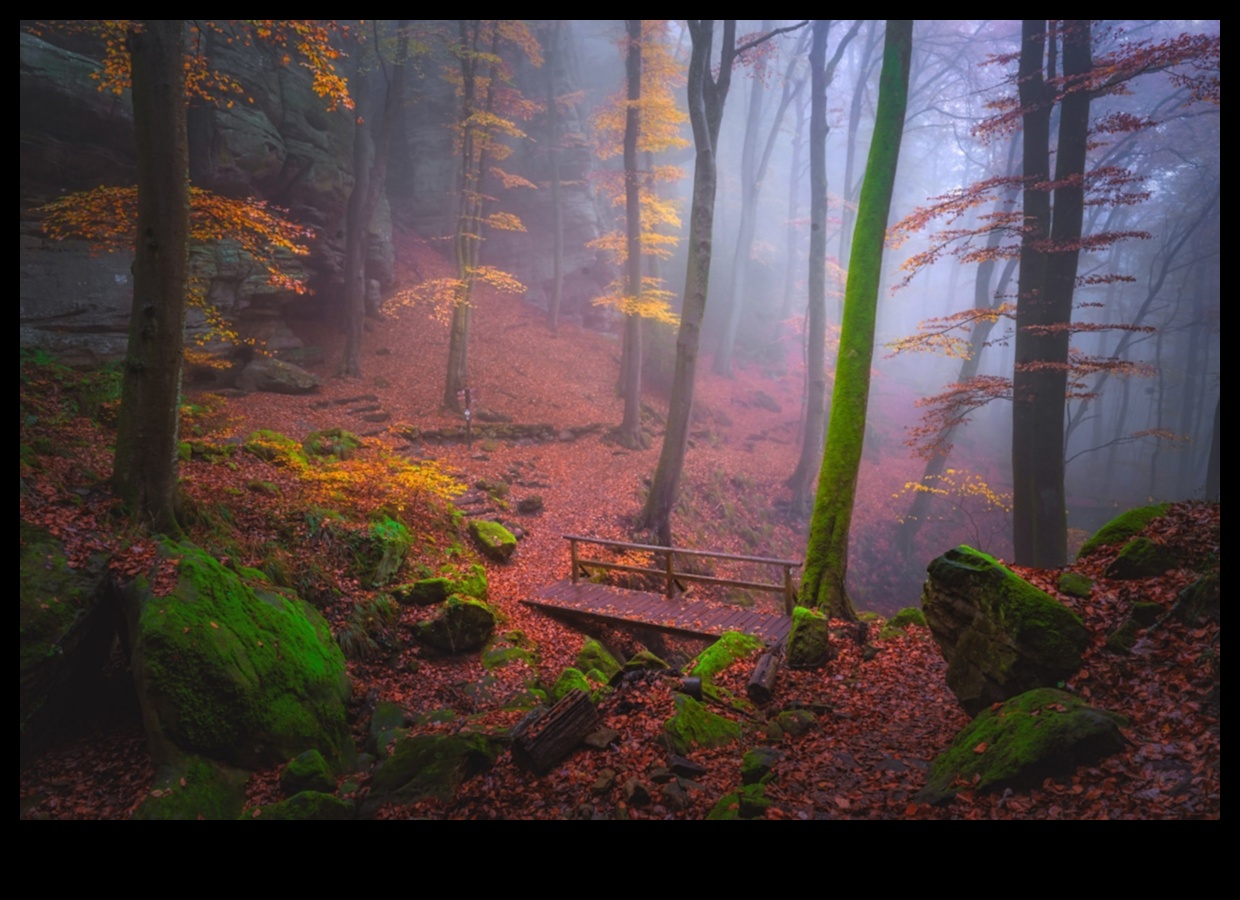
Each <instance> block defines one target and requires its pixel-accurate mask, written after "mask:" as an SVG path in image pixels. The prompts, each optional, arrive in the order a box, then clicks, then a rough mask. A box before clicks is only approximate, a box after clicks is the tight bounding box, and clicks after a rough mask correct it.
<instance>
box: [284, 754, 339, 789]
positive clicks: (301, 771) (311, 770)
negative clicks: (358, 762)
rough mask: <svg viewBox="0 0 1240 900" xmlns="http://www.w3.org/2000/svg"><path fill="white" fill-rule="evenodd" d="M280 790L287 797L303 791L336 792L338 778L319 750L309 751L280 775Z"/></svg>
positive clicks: (295, 758)
mask: <svg viewBox="0 0 1240 900" xmlns="http://www.w3.org/2000/svg"><path fill="white" fill-rule="evenodd" d="M280 790H281V791H283V792H284V795H285V796H286V797H291V796H292V795H294V794H300V793H301V792H302V791H319V792H321V793H325V794H331V793H334V792H335V790H336V776H335V775H334V774H332V769H331V766H329V765H328V764H327V760H326V759H324V758H323V754H322V753H320V752H319V751H318V750H307V751H306V752H305V753H302V754H300V755H298V756H295V757H293V759H291V760H290V761H289V764H288V765H287V766H285V767H284V771H283V772H281V773H280Z"/></svg>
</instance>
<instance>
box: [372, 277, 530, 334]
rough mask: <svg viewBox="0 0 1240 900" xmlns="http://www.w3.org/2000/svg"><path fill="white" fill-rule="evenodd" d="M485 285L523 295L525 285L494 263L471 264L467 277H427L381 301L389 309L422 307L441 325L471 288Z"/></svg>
mask: <svg viewBox="0 0 1240 900" xmlns="http://www.w3.org/2000/svg"><path fill="white" fill-rule="evenodd" d="M475 284H485V285H488V286H489V287H492V288H494V289H495V290H497V291H502V292H503V293H506V294H523V293H525V285H524V284H522V283H521V282H520V281H518V280H517V279H516V278H515V277H514V276H513V275H512V274H511V273H509V272H505V271H504V270H503V269H497V268H495V267H494V266H475V267H473V268H471V269H470V270H469V272H468V275H467V278H464V279H462V278H431V279H428V280H427V281H423V282H422V283H421V284H418V285H415V286H413V287H411V288H406V289H405V290H403V291H398V292H397V293H396V294H394V295H393V296H392V297H390V298H388V300H387V301H386V302H385V303H384V308H385V309H387V310H390V311H394V310H397V309H403V308H406V307H419V306H422V307H426V308H427V309H428V311H429V313H430V317H431V318H432V319H433V320H435V321H436V322H440V323H442V324H444V325H446V324H448V323H449V322H450V321H452V312H453V310H455V309H456V308H457V307H458V306H467V305H468V300H467V299H466V298H467V297H469V295H470V292H471V288H472V286H473V285H475Z"/></svg>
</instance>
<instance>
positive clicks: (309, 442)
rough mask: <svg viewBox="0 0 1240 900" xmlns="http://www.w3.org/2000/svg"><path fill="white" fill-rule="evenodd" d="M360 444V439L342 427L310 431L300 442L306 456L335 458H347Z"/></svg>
mask: <svg viewBox="0 0 1240 900" xmlns="http://www.w3.org/2000/svg"><path fill="white" fill-rule="evenodd" d="M361 446H362V439H361V438H359V437H358V436H357V435H356V434H354V433H353V432H351V431H345V430H344V429H343V428H328V429H325V430H323V431H312V432H310V434H308V435H306V439H305V440H304V441H302V442H301V447H302V449H303V450H304V451H305V452H306V455H307V456H326V457H334V458H336V459H348V458H349V457H350V456H352V455H353V452H354V451H355V450H357V449H358V448H359V447H361Z"/></svg>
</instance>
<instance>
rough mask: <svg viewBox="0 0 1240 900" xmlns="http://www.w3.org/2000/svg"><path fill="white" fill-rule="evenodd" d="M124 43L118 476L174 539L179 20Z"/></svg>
mask: <svg viewBox="0 0 1240 900" xmlns="http://www.w3.org/2000/svg"><path fill="white" fill-rule="evenodd" d="M138 24H139V27H138V28H136V29H134V30H131V31H130V33H129V37H128V42H129V58H130V65H131V67H132V77H133V117H134V144H135V149H136V156H137V173H138V222H137V234H138V239H137V245H136V246H135V248H134V262H133V306H132V308H131V311H130V318H129V344H128V347H127V348H126V352H125V368H124V374H123V376H122V382H121V406H120V412H119V415H118V420H117V433H116V457H115V464H114V466H113V472H112V479H113V485H114V487H115V489H116V493H117V495H118V496H119V497H120V499H121V502H122V503H123V504H124V505H125V507H126V508H127V509H128V511H129V512H130V514H131V515H133V516H134V517H135V518H136V519H137V520H138V521H140V522H142V523H144V524H146V525H148V526H149V527H150V528H152V529H153V530H156V531H163V532H169V533H172V532H177V531H179V527H178V525H177V520H176V487H177V437H178V435H177V428H178V414H179V408H180V396H181V362H182V358H183V346H182V345H183V342H184V332H185V294H186V289H187V280H188V276H189V253H188V245H189V143H188V140H187V138H186V127H185V40H184V33H183V32H184V23H183V22H182V21H181V20H179V19H157V20H148V21H144V22H140V23H138Z"/></svg>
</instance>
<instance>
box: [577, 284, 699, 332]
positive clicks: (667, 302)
mask: <svg viewBox="0 0 1240 900" xmlns="http://www.w3.org/2000/svg"><path fill="white" fill-rule="evenodd" d="M662 284H663V282H662V280H661V279H658V278H652V277H650V276H645V277H643V278H642V292H641V294H640V295H639V296H637V297H633V296H632V295H626V294H625V293H624V285H623V284H622V283H620V282H612V284H611V285H609V289H610V291H611V292H610V293H608V294H607V295H605V296H602V297H596V298H595V299H594V305H595V306H606V307H610V308H611V309H617V310H619V311H620V312H622V313H624V314H625V315H626V316H641V317H642V318H643V319H653V320H654V321H656V322H661V323H664V324H666V325H679V324H680V317H679V316H678V315H676V313H674V312H672V305H671V302H672V300H673V299H675V297H676V295H675V294H674V293H672V292H671V291H668V290H665V289H664V288H663V287H662Z"/></svg>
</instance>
